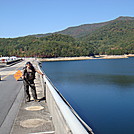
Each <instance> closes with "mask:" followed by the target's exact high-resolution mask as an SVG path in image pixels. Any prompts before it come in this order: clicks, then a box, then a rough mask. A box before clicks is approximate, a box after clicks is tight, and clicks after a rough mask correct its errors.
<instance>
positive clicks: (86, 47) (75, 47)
mask: <svg viewBox="0 0 134 134" xmlns="http://www.w3.org/2000/svg"><path fill="white" fill-rule="evenodd" d="M65 34H66V35H65ZM128 53H134V17H119V18H117V19H115V20H112V21H109V22H104V23H98V24H86V25H81V26H77V27H73V28H68V29H66V30H63V31H60V32H56V33H53V34H45V35H42V34H41V35H40V34H39V35H31V36H26V37H19V38H0V55H3V56H12V55H15V56H37V57H61V56H91V55H94V54H128Z"/></svg>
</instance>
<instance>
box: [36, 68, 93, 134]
mask: <svg viewBox="0 0 134 134" xmlns="http://www.w3.org/2000/svg"><path fill="white" fill-rule="evenodd" d="M39 69H40V67H39ZM40 70H41V69H40ZM41 79H42V78H41ZM41 81H42V80H41ZM43 81H44V83H45V86H44V84H43V86H44V87H45V89H44V90H45V97H46V101H47V105H48V109H49V111H50V113H51V116H52V120H53V123H54V126H55V134H94V133H93V132H92V129H91V128H90V127H89V126H88V125H87V124H86V123H85V122H84V121H83V120H82V119H81V118H80V117H79V116H78V115H77V113H76V112H75V111H74V110H73V108H72V107H71V106H70V104H69V103H68V102H67V101H66V100H65V98H64V97H63V96H62V95H61V94H60V93H59V91H58V90H57V89H56V88H55V87H54V85H53V84H52V82H51V81H50V80H49V78H48V77H47V76H46V75H45V76H44V77H43Z"/></svg>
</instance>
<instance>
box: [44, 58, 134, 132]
mask: <svg viewBox="0 0 134 134" xmlns="http://www.w3.org/2000/svg"><path fill="white" fill-rule="evenodd" d="M42 66H43V67H42V68H43V70H44V71H45V73H46V74H47V76H48V77H49V78H50V79H51V81H52V82H53V84H54V85H55V86H56V87H57V88H58V90H59V91H60V92H61V93H62V95H63V96H64V97H65V98H66V100H67V101H68V102H69V103H70V104H71V105H72V107H73V108H74V109H75V111H76V112H77V113H78V114H79V115H80V117H81V118H82V119H83V120H84V121H85V122H86V123H87V124H88V125H89V126H90V127H91V128H92V129H93V132H94V133H95V134H134V58H128V59H94V60H81V61H59V62H43V63H42Z"/></svg>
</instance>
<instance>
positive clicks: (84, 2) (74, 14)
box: [0, 0, 134, 38]
mask: <svg viewBox="0 0 134 134" xmlns="http://www.w3.org/2000/svg"><path fill="white" fill-rule="evenodd" d="M119 16H130V17H134V0H0V38H16V37H22V36H27V35H33V34H46V33H52V32H57V31H61V30H64V29H66V28H68V27H73V26H79V25H82V24H93V23H100V22H105V21H109V20H113V19H116V18H118V17H119Z"/></svg>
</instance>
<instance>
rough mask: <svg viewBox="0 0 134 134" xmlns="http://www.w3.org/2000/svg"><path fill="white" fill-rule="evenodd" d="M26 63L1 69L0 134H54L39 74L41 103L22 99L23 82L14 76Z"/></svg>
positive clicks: (37, 81)
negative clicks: (26, 101) (25, 101)
mask: <svg viewBox="0 0 134 134" xmlns="http://www.w3.org/2000/svg"><path fill="white" fill-rule="evenodd" d="M25 62H27V60H26V61H23V62H21V63H18V64H16V65H14V66H12V67H6V68H0V75H1V76H2V81H0V92H1V94H0V134H30V133H36V134H37V133H42V132H43V134H48V133H49V134H54V126H53V123H52V117H51V115H50V113H49V111H48V108H47V103H46V102H45V100H44V90H43V89H42V86H41V83H40V82H41V81H40V77H39V75H38V74H37V73H36V80H35V84H36V89H37V94H38V99H40V102H34V101H31V102H28V103H24V101H22V99H21V98H23V82H22V81H16V80H15V79H14V77H13V74H14V73H15V72H17V70H22V68H23V66H24V64H25ZM33 63H34V62H33ZM35 63H36V62H35ZM21 102H22V103H21ZM20 104H21V105H20ZM18 108H19V109H18ZM15 118H16V119H15ZM14 119H15V121H14ZM12 125H13V126H12Z"/></svg>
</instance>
